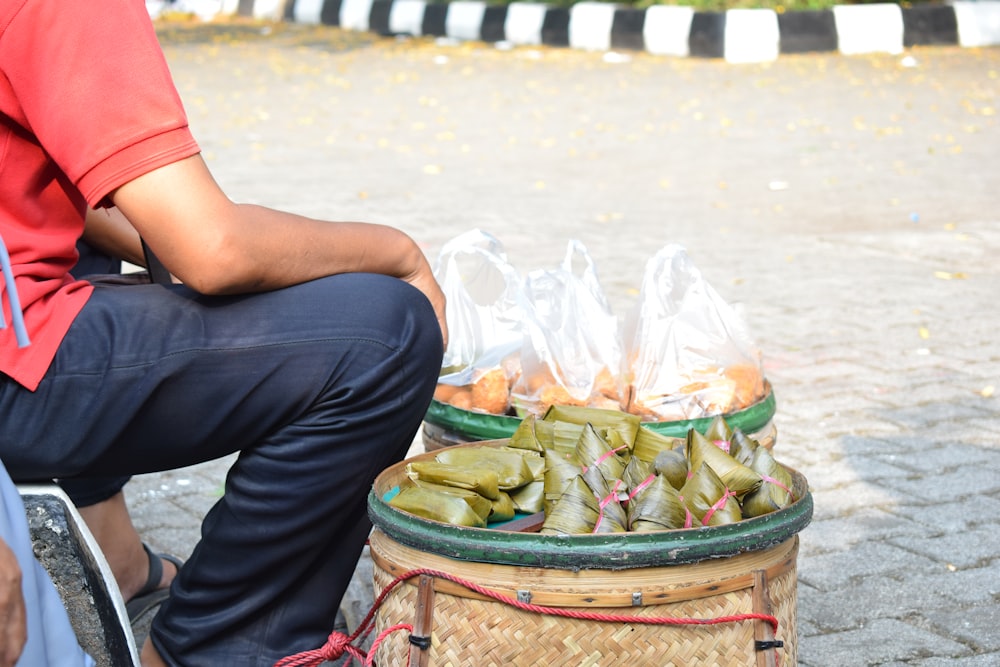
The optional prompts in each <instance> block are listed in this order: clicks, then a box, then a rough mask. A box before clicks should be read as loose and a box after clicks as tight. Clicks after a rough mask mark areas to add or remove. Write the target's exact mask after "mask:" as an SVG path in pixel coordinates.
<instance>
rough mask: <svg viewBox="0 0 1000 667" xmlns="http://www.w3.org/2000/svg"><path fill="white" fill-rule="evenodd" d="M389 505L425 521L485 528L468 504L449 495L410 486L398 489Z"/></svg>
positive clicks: (484, 523)
mask: <svg viewBox="0 0 1000 667" xmlns="http://www.w3.org/2000/svg"><path fill="white" fill-rule="evenodd" d="M389 505H391V506H392V507H395V508H396V509H400V510H403V511H404V512H409V513H410V514H415V515H417V516H420V517H423V518H425V519H431V520H433V521H440V522H442V523H449V524H452V525H455V526H468V527H470V528H485V527H486V520H485V519H484V518H483V517H481V516H479V514H477V513H476V512H475V511H474V510H473V509H472V506H471V505H469V503H468V502H466V501H465V500H464V499H463V498H461V497H460V496H457V495H454V494H451V493H442V492H439V491H434V490H431V489H426V488H423V487H420V486H410V487H405V488H402V489H400V490H399V493H397V494H396V496H395V497H393V498H392V499H391V500H389Z"/></svg>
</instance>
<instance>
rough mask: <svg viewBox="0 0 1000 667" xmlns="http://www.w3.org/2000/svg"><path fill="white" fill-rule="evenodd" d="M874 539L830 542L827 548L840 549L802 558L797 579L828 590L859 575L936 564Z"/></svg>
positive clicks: (922, 568)
mask: <svg viewBox="0 0 1000 667" xmlns="http://www.w3.org/2000/svg"><path fill="white" fill-rule="evenodd" d="M875 539H877V538H873V540H872V541H869V542H866V543H862V544H852V545H843V547H840V545H837V544H831V545H830V548H831V549H837V548H842V550H841V551H831V552H830V553H826V554H817V555H813V556H811V557H810V558H809V559H807V560H806V559H803V561H802V562H801V563H799V566H798V567H799V579H800V580H802V581H806V582H808V583H809V585H810V586H813V587H815V588H817V589H820V590H823V591H831V590H836V589H837V588H840V587H842V586H845V585H847V584H848V583H849V582H851V581H852V580H855V579H858V578H861V577H871V576H874V575H879V574H886V575H890V574H893V573H896V572H899V571H907V570H911V569H917V570H920V571H928V570H931V569H933V568H934V567H936V563H935V562H934V561H933V560H932V559H930V558H927V557H924V556H920V555H918V554H914V553H912V552H910V551H908V550H906V549H902V548H899V547H897V546H895V545H892V544H888V543H884V542H880V541H875ZM848 547H849V548H848Z"/></svg>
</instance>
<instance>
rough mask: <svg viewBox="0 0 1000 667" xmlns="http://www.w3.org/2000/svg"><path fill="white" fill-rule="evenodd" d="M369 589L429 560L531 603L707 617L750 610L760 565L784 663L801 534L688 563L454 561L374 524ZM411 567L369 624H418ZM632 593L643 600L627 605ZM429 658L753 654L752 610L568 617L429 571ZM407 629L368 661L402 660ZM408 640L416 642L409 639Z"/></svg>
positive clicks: (530, 662) (647, 661) (789, 654)
mask: <svg viewBox="0 0 1000 667" xmlns="http://www.w3.org/2000/svg"><path fill="white" fill-rule="evenodd" d="M370 544H371V553H372V560H373V562H374V584H375V593H376V595H378V594H380V593H381V592H382V590H383V589H385V588H386V587H387V586H389V585H390V584H391V583H392V581H393V580H395V579H396V578H397V577H398V576H400V575H402V574H403V573H405V572H408V571H411V570H415V569H421V568H427V569H431V570H437V571H441V572H446V573H447V574H449V575H452V576H456V577H459V578H461V579H463V580H465V581H471V582H473V583H475V584H477V585H479V586H482V587H485V588H488V589H490V590H492V591H496V592H498V593H501V594H503V595H505V596H507V597H509V598H512V599H516V598H517V592H518V591H528V592H530V593H531V603H532V604H537V605H542V606H549V607H562V608H567V609H573V610H576V611H586V612H588V613H597V614H610V615H617V616H634V617H656V618H676V619H681V618H697V619H714V618H719V617H724V616H733V615H740V614H750V613H754V612H755V611H758V610H755V609H754V606H753V597H752V586H753V578H752V573H753V571H755V570H765V571H766V572H767V575H768V577H767V579H768V584H767V589H768V594H769V597H770V601H771V609H770V614H771V615H773V616H775V617H776V618H777V619H778V624H779V625H778V633H777V639H779V640H781V641H783V642H784V647H783V648H781V649H778V652H779V658H778V659H779V663H778V664H781V665H795V664H796V661H797V655H796V643H797V642H796V637H797V629H796V622H795V618H796V594H797V589H796V557H797V552H798V537H797V536H794V537H792V538H790V539H788V540H787V541H785V542H783V543H782V544H779V545H777V546H775V547H771V548H770V549H766V550H762V551H756V552H750V553H745V554H739V555H737V556H732V557H727V558H719V559H710V560H706V561H701V562H698V563H691V564H685V565H669V566H665V567H653V568H635V569H626V570H614V571H611V570H580V571H578V572H572V571H568V570H552V569H545V568H530V567H517V566H509V565H496V564H488V563H474V562H469V561H458V560H453V559H450V558H446V557H443V556H438V555H435V554H429V553H426V552H422V551H419V550H416V549H412V548H410V547H407V546H404V545H402V544H399V543H398V542H396V541H394V540H393V539H391V538H389V537H388V536H387V535H385V534H384V533H382V532H381V531H379V530H377V529H376V530H375V531H374V533H373V534H372V538H371V543H370ZM416 582H417V580H416V579H410V580H408V581H407V582H405V583H403V584H401V585H397V586H396V587H395V589H394V590H393V591H392V592H390V594H389V595H388V596H387V597H386V598H385V600H384V601H383V602H382V605H381V606H380V607H379V609H378V613H377V615H376V619H375V632H376V633H379V632H381V631H382V630H384V629H386V628H388V627H390V626H392V625H395V624H398V623H410V624H414V625H416V623H417V619H416V612H417V605H418V598H417V586H416ZM636 593H640V594H641V599H642V603H641V604H640V605H639V606H631V605H632V600H634V595H635V594H636ZM432 622H433V627H432V633H431V647H430V649H429V660H428V662H427V664H428V665H432V666H434V667H469V666H472V667H494V666H495V667H508V666H510V665H524V666H526V667H527V666H530V667H549V666H551V667H556V666H561V667H568V666H584V665H586V666H593V667H596V666H607V667H612V666H618V665H629V666H630V667H632V666H645V665H649V666H651V667H652V666H656V667H662V666H665V665H699V666H703V665H705V666H708V665H726V666H729V665H751V666H752V665H755V664H757V658H758V656H757V652H756V651H755V648H754V624H757V623H763V621H759V620H754V619H748V620H738V621H734V622H727V623H721V624H716V625H660V624H657V625H650V624H641V623H623V622H603V621H595V620H589V619H576V618H566V617H561V616H553V615H548V614H544V613H540V612H536V611H524V610H521V609H518V608H516V607H514V606H511V605H508V604H506V603H504V602H500V601H496V600H493V599H491V598H487V597H484V596H481V595H479V594H478V593H474V592H470V591H468V589H466V588H464V587H462V586H460V585H458V584H455V583H452V582H449V581H447V580H444V579H437V580H436V581H435V596H434V601H433V620H432ZM410 649H411V645H410V643H409V641H408V637H407V634H406V633H405V632H397V633H392V634H390V635H389V636H388V637H387V638H386V639H385V640H384V641H383V642H382V643H381V644H380V645H379V646H378V648H377V650H376V656H375V664H376V665H379V666H380V667H396V666H403V665H407V664H408V660H409V652H410ZM413 650H414V651H416V650H418V649H416V648H413Z"/></svg>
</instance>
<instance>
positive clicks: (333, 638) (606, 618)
mask: <svg viewBox="0 0 1000 667" xmlns="http://www.w3.org/2000/svg"><path fill="white" fill-rule="evenodd" d="M421 575H427V576H431V577H437V578H438V579H445V580H447V581H450V582H452V583H455V584H458V585H459V586H462V587H464V588H467V589H469V590H470V591H473V592H476V593H479V594H480V595H483V596H485V597H488V598H492V599H494V600H497V601H498V602H503V603H505V604H508V605H510V606H511V607H515V608H517V609H520V610H522V611H530V612H533V613H536V614H547V615H549V616H561V617H563V618H575V619H579V620H586V621H599V622H603V623H638V624H642V625H721V624H723V623H738V622H740V621H751V620H756V621H764V622H766V623H768V624H769V625H770V626H771V630H772V632H774V634H775V635H777V634H778V619H777V617H775V616H772V615H770V614H758V613H756V612H753V613H746V614H733V615H730V616H719V617H716V618H673V617H666V616H626V615H623V614H598V613H594V612H588V611H576V610H573V609H566V608H562V607H545V606H542V605H537V604H530V603H527V602H521V601H520V600H517V599H516V598H511V597H507V596H506V595H503V594H501V593H497V592H495V591H491V590H490V589H488V588H484V587H483V586H480V585H479V584H476V583H473V582H471V581H466V580H465V579H462V578H461V577H456V576H455V575H452V574H448V573H447V572H440V571H438V570H430V569H426V568H419V569H416V570H410V571H409V572H404V573H403V574H401V575H399V576H398V577H396V578H395V579H393V580H392V581H391V582H389V584H388V585H387V586H386V587H385V588H383V589H382V592H381V593H379V596H378V598H376V600H375V603H374V604H373V605H372V608H371V609H370V610H369V611H368V615H367V616H365V618H364V620H363V621H362V622H361V624H360V625H359V626H358V629H357V630H355V631H354V632H353V633H352V634H351V636H350V637H347V636H345V635H343V634H342V633H339V632H336V631H334V632H332V633H331V634H330V637H329V638H328V639H327V642H326V644H325V645H324V646H323V647H321V648H319V649H314V650H312V651H305V652H303V653H299V654H297V655H293V656H289V657H287V658H283V659H281V660H279V661H278V662H276V663H275V665H274V667H313V666H314V665H319V664H320V663H322V662H323V661H324V660H335V659H337V658H339V657H340V656H341V655H342V654H343V653H344V652H345V651H346V652H347V653H349V654H350V655H351V656H352V657H357V658H359V660H363V661H364V664H365V665H371V664H372V662H370V660H373V659H374V655H375V647H376V646H377V645H378V644H379V643H381V642H382V640H383V639H385V637H386V636H387V635H388V634H389V633H391V632H394V631H396V630H400V629H409V630H410V631H411V632H412V630H413V627H412V626H408V625H406V624H399V625H394V626H392V627H391V628H387V629H386V630H383V631H382V632H381V633H380V634H379V635H378V637H377V638H376V639H375V643H374V644H373V645H372V650H371V651H370V652H369V655H368V656H365V655H364V653H363V652H362V651H361V650H360V649H358V648H357V647H355V646H352V645H351V644H350V642H352V641H354V639H355V638H356V637H357V636H358V635H360V634H361V633H362V632H364V631H366V628H367V627H368V625H369V623H371V620H372V618H373V617H374V616H375V612H376V611H377V610H378V608H379V607H381V606H382V602H383V601H384V600H385V598H386V597H387V596H388V595H389V593H390V592H391V591H392V590H393V589H394V588H395V587H396V586H398V585H399V584H401V583H403V582H404V581H406V580H408V579H412V578H413V577H419V576H421ZM368 631H369V632H370V629H369V630H368ZM328 647H329V649H330V650H339V652H337V653H336V654H335V655H334V654H332V653H329V654H328V653H326V651H327V650H328Z"/></svg>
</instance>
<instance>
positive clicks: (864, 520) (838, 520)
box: [803, 507, 927, 551]
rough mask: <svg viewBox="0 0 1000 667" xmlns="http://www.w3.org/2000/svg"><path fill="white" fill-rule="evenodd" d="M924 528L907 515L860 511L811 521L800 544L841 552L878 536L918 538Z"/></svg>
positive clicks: (923, 531) (880, 510)
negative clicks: (805, 543) (804, 543)
mask: <svg viewBox="0 0 1000 667" xmlns="http://www.w3.org/2000/svg"><path fill="white" fill-rule="evenodd" d="M926 532H927V529H926V527H924V526H923V525H921V524H920V523H919V522H917V521H915V520H912V519H910V518H909V517H908V516H900V515H896V514H893V513H892V512H891V511H885V510H883V509H879V508H871V507H868V508H863V509H861V510H858V511H856V512H852V513H851V514H850V515H848V516H842V517H835V518H830V519H822V520H818V521H817V520H814V521H813V522H812V523H810V524H809V526H808V527H807V528H806V531H805V533H804V536H803V542H806V541H808V543H809V544H810V545H816V547H817V548H819V549H821V550H823V551H830V550H836V551H842V550H844V549H846V548H850V547H851V546H852V545H855V544H863V543H865V542H867V541H869V540H870V539H871V537H872V536H873V535H878V536H879V539H889V538H894V537H903V536H909V537H919V536H921V535H926Z"/></svg>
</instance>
